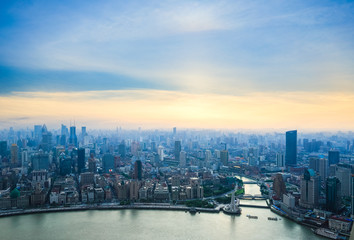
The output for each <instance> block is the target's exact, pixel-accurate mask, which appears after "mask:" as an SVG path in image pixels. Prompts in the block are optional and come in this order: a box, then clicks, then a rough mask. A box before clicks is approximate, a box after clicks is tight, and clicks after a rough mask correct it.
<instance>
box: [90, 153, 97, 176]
mask: <svg viewBox="0 0 354 240" xmlns="http://www.w3.org/2000/svg"><path fill="white" fill-rule="evenodd" d="M88 170H89V172H92V173H96V160H95V157H94V155H93V154H91V157H90V159H89V160H88Z"/></svg>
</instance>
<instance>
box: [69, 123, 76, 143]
mask: <svg viewBox="0 0 354 240" xmlns="http://www.w3.org/2000/svg"><path fill="white" fill-rule="evenodd" d="M69 143H70V144H71V145H73V146H77V136H76V127H75V126H71V127H70V137H69Z"/></svg>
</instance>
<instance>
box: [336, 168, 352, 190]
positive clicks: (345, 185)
mask: <svg viewBox="0 0 354 240" xmlns="http://www.w3.org/2000/svg"><path fill="white" fill-rule="evenodd" d="M351 175H352V174H351V168H350V167H349V166H347V167H346V166H337V167H336V170H335V176H336V177H337V178H338V179H339V181H340V183H341V195H342V196H343V197H349V196H351V182H352V181H351V180H352V179H351Z"/></svg>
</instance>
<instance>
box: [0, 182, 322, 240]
mask: <svg viewBox="0 0 354 240" xmlns="http://www.w3.org/2000/svg"><path fill="white" fill-rule="evenodd" d="M245 191H246V193H248V194H256V193H259V187H258V186H257V185H254V184H249V185H245ZM241 203H244V204H257V205H259V204H262V205H263V204H265V203H264V201H256V200H254V201H251V200H245V201H241ZM248 214H250V215H256V216H258V219H248V218H247V217H246V215H248ZM268 217H278V218H279V216H277V215H276V214H274V213H272V212H271V211H270V210H268V209H259V208H246V207H243V208H242V214H241V215H240V216H229V215H225V214H224V213H222V212H220V213H218V214H217V213H200V214H195V215H191V214H190V213H185V212H183V211H159V210H91V211H79V212H57V213H43V214H33V215H22V216H13V217H5V218H0V239H1V240H7V239H9V240H10V239H11V240H12V239H19V240H24V239H38V240H41V239H45V240H47V239H53V240H57V239H87V240H91V239H154V240H165V239H203V240H205V239H237V240H242V239H247V240H251V239H282V240H283V239H284V240H285V239H306V240H307V239H323V238H320V237H318V236H316V235H314V234H313V233H312V232H311V230H310V229H308V228H306V227H304V226H301V225H298V224H296V223H294V222H292V221H290V220H287V219H284V218H282V217H281V220H280V221H269V220H268V219H267V218H268Z"/></svg>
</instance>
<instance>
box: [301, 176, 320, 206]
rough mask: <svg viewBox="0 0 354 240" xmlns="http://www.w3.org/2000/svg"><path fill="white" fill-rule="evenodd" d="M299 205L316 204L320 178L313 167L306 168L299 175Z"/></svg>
mask: <svg viewBox="0 0 354 240" xmlns="http://www.w3.org/2000/svg"><path fill="white" fill-rule="evenodd" d="M300 189H301V196H300V206H302V207H305V208H314V207H316V206H317V205H318V199H319V195H320V180H319V177H318V176H317V175H316V172H315V171H314V170H313V169H307V170H305V172H304V175H303V176H302V177H301V185H300Z"/></svg>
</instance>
